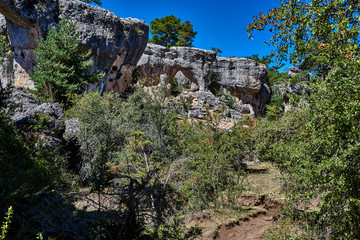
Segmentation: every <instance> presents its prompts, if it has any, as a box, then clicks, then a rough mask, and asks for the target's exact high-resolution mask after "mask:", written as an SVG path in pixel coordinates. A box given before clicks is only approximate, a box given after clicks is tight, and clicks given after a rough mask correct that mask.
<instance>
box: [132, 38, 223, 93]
mask: <svg viewBox="0 0 360 240" xmlns="http://www.w3.org/2000/svg"><path fill="white" fill-rule="evenodd" d="M215 60H216V53H215V52H212V51H206V50H202V49H197V48H188V47H172V48H170V49H168V48H166V47H163V46H160V45H155V44H148V45H147V47H146V49H145V52H144V54H143V56H142V57H141V59H140V61H139V63H138V69H137V71H138V73H139V74H140V79H141V80H145V81H148V80H150V82H152V83H159V82H160V80H161V78H160V77H161V75H163V76H164V75H165V76H166V78H167V79H171V80H172V79H174V77H175V75H176V74H177V73H178V72H179V71H181V72H182V73H183V74H184V76H185V77H186V78H188V79H189V80H190V81H191V82H193V83H195V84H196V85H198V86H199V88H200V90H205V89H206V88H207V85H209V76H210V67H211V65H212V63H213V62H215Z"/></svg>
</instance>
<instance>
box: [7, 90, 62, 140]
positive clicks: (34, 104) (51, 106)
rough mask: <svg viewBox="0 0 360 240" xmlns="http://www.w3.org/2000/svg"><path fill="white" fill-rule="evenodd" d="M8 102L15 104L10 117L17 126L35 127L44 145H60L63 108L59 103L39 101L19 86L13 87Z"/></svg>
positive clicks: (24, 128) (24, 127)
mask: <svg viewBox="0 0 360 240" xmlns="http://www.w3.org/2000/svg"><path fill="white" fill-rule="evenodd" d="M9 102H10V105H13V106H15V111H14V112H11V119H12V120H13V121H14V122H15V124H16V126H17V127H18V128H21V129H23V130H24V131H27V130H28V129H29V128H31V129H33V128H35V131H37V132H38V134H39V137H40V142H41V143H42V144H44V146H52V147H56V146H59V145H60V143H61V142H62V132H63V124H62V120H63V118H64V110H63V108H62V107H61V106H60V104H59V103H41V102H40V100H39V99H38V97H36V96H35V95H33V94H31V93H28V92H27V91H25V90H24V89H23V88H21V87H15V88H14V89H13V92H12V94H11V96H10V99H9ZM34 126H35V127H34ZM36 126H37V127H36ZM39 128H41V129H39Z"/></svg>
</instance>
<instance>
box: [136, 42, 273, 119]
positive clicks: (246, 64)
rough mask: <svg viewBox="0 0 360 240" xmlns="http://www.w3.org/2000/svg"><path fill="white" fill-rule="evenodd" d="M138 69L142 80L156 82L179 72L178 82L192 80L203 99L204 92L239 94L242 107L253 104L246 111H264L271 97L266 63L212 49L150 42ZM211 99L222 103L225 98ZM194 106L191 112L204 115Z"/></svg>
mask: <svg viewBox="0 0 360 240" xmlns="http://www.w3.org/2000/svg"><path fill="white" fill-rule="evenodd" d="M137 72H138V74H139V76H140V77H139V78H140V79H141V80H145V81H147V82H151V83H155V84H156V83H159V82H161V81H165V83H166V84H169V83H171V82H172V81H173V80H174V77H175V76H176V77H175V79H177V80H178V81H177V82H178V84H181V85H183V84H184V83H187V82H189V83H191V84H189V85H188V87H187V88H188V89H191V90H192V91H197V90H199V93H201V94H200V95H201V97H200V99H201V98H203V97H204V96H205V95H206V94H205V95H204V92H207V93H208V94H207V95H209V94H211V95H212V96H211V97H210V98H211V99H213V98H214V99H217V97H215V96H214V95H221V94H231V95H233V96H235V97H236V98H237V100H238V101H237V103H238V105H239V106H240V107H241V106H242V105H247V107H248V106H250V107H251V108H252V109H251V110H250V111H247V112H249V113H254V114H260V113H263V111H264V110H265V104H266V103H267V102H268V101H269V100H270V90H269V87H268V86H267V85H266V82H267V69H266V66H265V65H263V64H260V63H257V62H255V61H254V60H251V59H246V58H222V57H216V53H215V52H213V51H206V50H202V49H196V48H187V47H171V48H170V49H168V48H166V47H163V46H159V45H154V44H148V46H147V47H146V49H145V52H144V55H143V56H142V58H141V59H140V61H139V63H138V68H137ZM179 72H182V73H183V75H182V74H180V75H179ZM186 79H188V81H187V80H186ZM198 95H199V94H198ZM209 96H210V95H209ZM212 102H218V104H217V105H220V103H221V102H223V101H220V100H219V99H217V100H216V101H215V100H214V101H212ZM193 108H194V111H193V112H196V113H192V112H189V115H191V116H193V115H199V116H203V111H202V110H199V107H198V106H194V107H193Z"/></svg>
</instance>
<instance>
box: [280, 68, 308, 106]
mask: <svg viewBox="0 0 360 240" xmlns="http://www.w3.org/2000/svg"><path fill="white" fill-rule="evenodd" d="M309 81H310V76H309V75H308V74H306V73H305V72H303V71H302V70H301V69H299V68H297V67H290V69H289V72H288V82H287V87H286V88H285V90H284V91H283V109H284V111H285V112H289V111H292V110H293V109H294V106H292V105H291V104H290V97H291V95H293V94H296V95H298V96H301V95H303V94H304V93H307V92H308V91H309ZM301 101H302V103H303V104H304V103H305V102H304V99H303V98H302V99H301Z"/></svg>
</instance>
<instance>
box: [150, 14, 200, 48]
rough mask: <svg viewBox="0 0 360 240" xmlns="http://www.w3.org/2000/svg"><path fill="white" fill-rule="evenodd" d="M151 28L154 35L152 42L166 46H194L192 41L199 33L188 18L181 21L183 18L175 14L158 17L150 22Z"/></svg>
mask: <svg viewBox="0 0 360 240" xmlns="http://www.w3.org/2000/svg"><path fill="white" fill-rule="evenodd" d="M150 28H151V30H150V32H151V34H152V35H153V38H152V39H150V42H151V43H155V44H159V45H163V46H165V47H172V46H184V47H192V42H193V41H194V38H195V35H196V34H197V32H196V31H193V25H192V24H191V23H190V22H189V21H188V20H186V21H185V22H183V23H181V19H180V18H177V17H175V16H174V15H171V16H166V17H163V18H156V19H155V20H153V21H151V22H150Z"/></svg>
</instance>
